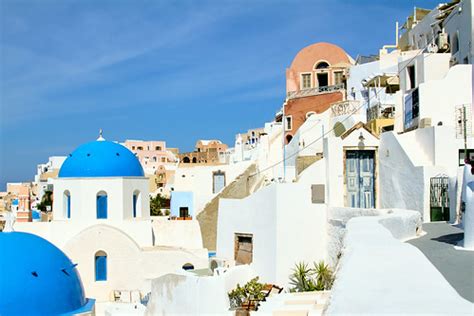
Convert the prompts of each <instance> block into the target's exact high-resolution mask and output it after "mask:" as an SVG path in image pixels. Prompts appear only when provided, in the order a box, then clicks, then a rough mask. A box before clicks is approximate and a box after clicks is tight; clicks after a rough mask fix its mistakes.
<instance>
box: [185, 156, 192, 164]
mask: <svg viewBox="0 0 474 316" xmlns="http://www.w3.org/2000/svg"><path fill="white" fill-rule="evenodd" d="M190 162H191V160H190V159H189V157H184V158H183V163H190Z"/></svg>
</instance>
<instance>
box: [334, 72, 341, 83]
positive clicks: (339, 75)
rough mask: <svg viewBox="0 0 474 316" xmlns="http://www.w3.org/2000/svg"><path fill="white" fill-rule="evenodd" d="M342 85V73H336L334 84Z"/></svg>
mask: <svg viewBox="0 0 474 316" xmlns="http://www.w3.org/2000/svg"><path fill="white" fill-rule="evenodd" d="M341 83H342V71H336V72H335V73H334V84H335V85H337V84H341Z"/></svg>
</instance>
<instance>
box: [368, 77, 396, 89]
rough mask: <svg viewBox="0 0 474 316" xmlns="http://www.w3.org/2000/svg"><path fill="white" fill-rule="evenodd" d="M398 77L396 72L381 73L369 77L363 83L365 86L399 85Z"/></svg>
mask: <svg viewBox="0 0 474 316" xmlns="http://www.w3.org/2000/svg"><path fill="white" fill-rule="evenodd" d="M399 85H400V79H399V78H398V75H396V74H381V75H376V76H375V77H372V78H370V79H369V80H368V81H367V82H366V83H365V84H364V86H365V87H387V86H399Z"/></svg>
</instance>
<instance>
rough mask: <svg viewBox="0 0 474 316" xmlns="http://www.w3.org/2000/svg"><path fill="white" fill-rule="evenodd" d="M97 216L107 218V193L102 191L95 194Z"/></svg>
mask: <svg viewBox="0 0 474 316" xmlns="http://www.w3.org/2000/svg"><path fill="white" fill-rule="evenodd" d="M97 218H98V219H100V218H107V193H105V192H103V191H102V192H99V193H98V194H97Z"/></svg>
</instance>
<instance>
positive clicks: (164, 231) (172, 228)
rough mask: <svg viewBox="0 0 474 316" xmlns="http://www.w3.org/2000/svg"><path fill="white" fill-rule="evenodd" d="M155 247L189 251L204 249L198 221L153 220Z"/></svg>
mask: <svg viewBox="0 0 474 316" xmlns="http://www.w3.org/2000/svg"><path fill="white" fill-rule="evenodd" d="M153 232H154V234H155V245H157V246H169V247H179V248H189V249H200V248H202V237H201V228H200V226H199V223H198V221H196V220H186V221H170V220H167V219H166V218H157V219H154V220H153Z"/></svg>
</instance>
